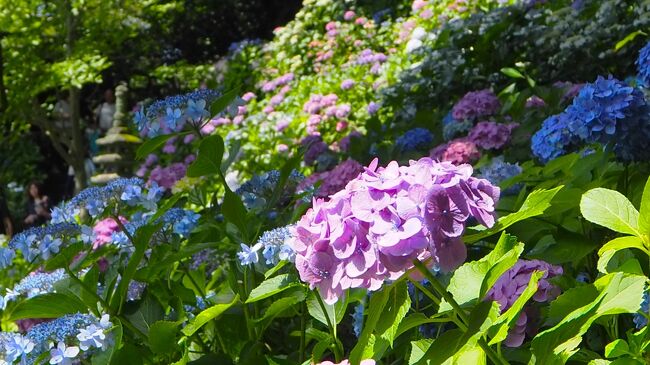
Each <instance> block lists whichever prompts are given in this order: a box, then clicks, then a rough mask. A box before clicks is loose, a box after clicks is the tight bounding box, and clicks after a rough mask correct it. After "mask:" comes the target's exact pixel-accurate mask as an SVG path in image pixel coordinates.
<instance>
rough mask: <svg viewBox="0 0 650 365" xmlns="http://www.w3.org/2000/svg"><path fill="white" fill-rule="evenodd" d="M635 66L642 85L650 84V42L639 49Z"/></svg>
mask: <svg viewBox="0 0 650 365" xmlns="http://www.w3.org/2000/svg"><path fill="white" fill-rule="evenodd" d="M636 68H637V71H638V76H639V79H640V80H641V81H643V84H644V86H650V42H648V43H647V44H646V45H645V46H644V47H643V48H641V51H639V58H637V60H636Z"/></svg>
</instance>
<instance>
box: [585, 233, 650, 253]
mask: <svg viewBox="0 0 650 365" xmlns="http://www.w3.org/2000/svg"><path fill="white" fill-rule="evenodd" d="M626 248H636V249H639V250H641V251H643V252H644V253H645V254H647V255H650V252H648V250H647V249H646V248H645V246H644V245H643V242H641V239H640V238H638V237H636V236H625V237H618V238H614V239H613V240H611V241H609V242H607V243H606V244H604V245H603V247H601V248H600V250H598V255H599V256H602V255H603V254H604V253H605V252H607V251H619V250H623V249H626Z"/></svg>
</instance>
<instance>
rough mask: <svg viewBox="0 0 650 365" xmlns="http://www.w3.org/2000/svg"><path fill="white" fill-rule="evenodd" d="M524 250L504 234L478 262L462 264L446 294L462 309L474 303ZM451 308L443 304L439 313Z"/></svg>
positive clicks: (520, 244) (519, 244)
mask: <svg viewBox="0 0 650 365" xmlns="http://www.w3.org/2000/svg"><path fill="white" fill-rule="evenodd" d="M523 249H524V245H523V243H517V239H516V238H515V237H513V236H510V235H508V234H506V233H503V234H502V235H501V238H500V239H499V241H498V242H497V245H496V246H495V248H494V250H492V252H490V253H489V254H488V255H486V256H485V257H483V258H481V259H480V260H478V261H472V262H467V263H465V264H464V265H463V266H461V267H459V268H458V269H457V270H456V271H455V272H454V275H453V276H452V277H451V280H450V281H449V286H448V287H447V291H449V292H450V293H451V294H452V295H453V296H454V299H455V300H456V302H458V304H460V305H461V306H463V305H469V304H472V303H474V302H475V301H476V300H478V299H479V298H482V297H483V296H484V295H485V293H487V291H488V290H489V289H490V288H491V287H492V285H494V283H495V282H496V280H497V279H498V278H499V276H501V274H502V273H503V272H505V271H506V270H508V269H509V268H510V267H511V266H512V265H514V263H515V262H516V261H517V258H519V255H520V254H521V252H522V251H523ZM451 309H452V308H451V305H450V304H449V303H447V302H444V301H443V302H442V303H441V305H440V309H439V312H444V311H448V310H451Z"/></svg>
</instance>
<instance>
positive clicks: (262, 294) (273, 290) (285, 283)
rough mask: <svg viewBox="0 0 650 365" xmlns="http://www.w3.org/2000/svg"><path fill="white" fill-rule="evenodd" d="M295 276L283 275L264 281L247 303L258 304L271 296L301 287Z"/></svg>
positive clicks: (252, 292) (254, 290) (253, 291)
mask: <svg viewBox="0 0 650 365" xmlns="http://www.w3.org/2000/svg"><path fill="white" fill-rule="evenodd" d="M300 285H301V284H300V282H298V280H297V278H296V277H295V276H292V275H290V274H281V275H278V276H274V277H272V278H270V279H266V280H264V281H263V282H262V283H261V284H260V285H258V286H257V288H255V289H253V290H252V291H251V293H250V295H249V296H248V299H247V300H246V303H253V302H257V301H259V300H262V299H266V298H268V297H270V296H273V295H275V294H278V293H280V292H282V291H284V290H287V289H289V288H293V287H296V286H300Z"/></svg>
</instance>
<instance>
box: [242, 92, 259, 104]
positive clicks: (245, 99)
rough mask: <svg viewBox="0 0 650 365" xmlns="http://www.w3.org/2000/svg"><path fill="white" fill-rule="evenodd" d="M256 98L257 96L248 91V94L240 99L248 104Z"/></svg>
mask: <svg viewBox="0 0 650 365" xmlns="http://www.w3.org/2000/svg"><path fill="white" fill-rule="evenodd" d="M256 97H257V96H256V95H255V94H254V93H252V92H250V91H249V92H247V93H246V94H244V95H243V96H242V97H241V98H242V99H243V100H244V101H245V102H247V103H248V102H250V101H251V100H253V99H255V98H256Z"/></svg>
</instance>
